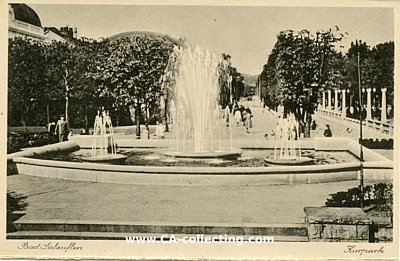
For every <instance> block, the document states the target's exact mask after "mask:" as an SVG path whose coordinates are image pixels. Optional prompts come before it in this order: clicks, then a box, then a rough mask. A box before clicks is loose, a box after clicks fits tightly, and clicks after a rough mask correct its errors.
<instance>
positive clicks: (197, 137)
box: [161, 47, 241, 159]
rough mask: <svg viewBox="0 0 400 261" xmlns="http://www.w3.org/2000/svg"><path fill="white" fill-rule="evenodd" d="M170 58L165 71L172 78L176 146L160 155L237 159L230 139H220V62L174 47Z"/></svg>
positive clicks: (202, 53) (204, 53) (237, 152)
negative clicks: (169, 65) (172, 61)
mask: <svg viewBox="0 0 400 261" xmlns="http://www.w3.org/2000/svg"><path fill="white" fill-rule="evenodd" d="M171 57H173V60H174V61H175V62H174V64H173V65H172V66H171V68H167V70H169V72H171V71H173V74H174V75H175V84H174V86H173V101H172V108H171V111H172V113H171V114H172V115H173V122H174V126H173V132H175V138H176V140H175V142H176V144H175V148H171V149H168V150H165V151H162V152H161V154H163V155H166V156H171V157H176V158H198V159H206V158H229V159H231V158H238V157H240V155H241V151H240V150H238V149H233V148H232V146H230V147H229V144H232V142H231V141H230V140H229V137H228V138H225V137H222V136H223V133H224V131H221V130H222V129H223V128H225V125H224V121H223V119H222V117H221V115H222V114H221V108H220V106H219V105H218V99H219V91H220V89H219V72H218V66H220V65H221V60H220V59H218V58H217V55H216V54H215V53H212V54H211V53H210V52H208V51H204V50H201V49H200V48H199V47H195V48H194V49H193V48H191V47H186V48H184V47H175V49H174V52H173V53H172V55H171ZM227 144H228V146H226V145H227Z"/></svg>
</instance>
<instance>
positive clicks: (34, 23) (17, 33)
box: [8, 4, 46, 41]
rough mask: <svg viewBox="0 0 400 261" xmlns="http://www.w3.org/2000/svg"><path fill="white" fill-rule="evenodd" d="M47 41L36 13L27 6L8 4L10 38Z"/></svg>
mask: <svg viewBox="0 0 400 261" xmlns="http://www.w3.org/2000/svg"><path fill="white" fill-rule="evenodd" d="M16 37H21V38H26V39H33V40H38V41H44V40H45V39H46V37H45V35H44V29H43V28H42V23H41V21H40V18H39V16H38V15H37V14H36V12H35V11H34V10H33V9H32V8H30V7H29V6H27V5H26V4H8V38H16Z"/></svg>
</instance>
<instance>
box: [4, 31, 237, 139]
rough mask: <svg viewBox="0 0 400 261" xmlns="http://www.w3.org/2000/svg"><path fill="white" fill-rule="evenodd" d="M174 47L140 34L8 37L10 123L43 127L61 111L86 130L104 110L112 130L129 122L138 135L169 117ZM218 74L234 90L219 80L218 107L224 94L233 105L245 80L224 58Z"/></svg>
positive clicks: (170, 42)
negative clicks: (54, 39) (142, 127)
mask: <svg viewBox="0 0 400 261" xmlns="http://www.w3.org/2000/svg"><path fill="white" fill-rule="evenodd" d="M179 44H183V42H182V43H181V42H178V41H173V40H171V39H170V38H168V37H165V36H161V35H157V34H152V33H142V32H136V33H127V34H124V35H121V36H118V37H112V38H110V39H106V40H103V41H101V42H96V41H92V40H88V39H81V40H77V39H71V40H70V41H67V42H65V43H62V42H53V43H51V44H45V43H42V42H36V41H33V40H27V39H21V38H16V39H9V54H8V56H9V57H8V58H9V59H8V67H9V70H8V74H9V77H8V125H9V126H38V125H42V126H43V125H46V124H47V123H48V122H54V121H56V120H57V118H58V117H59V116H60V115H62V114H64V115H65V117H66V119H67V120H68V122H69V123H70V126H71V127H75V128H85V129H86V133H88V129H89V128H90V127H91V126H92V125H93V121H94V118H95V115H96V113H97V110H99V109H100V108H101V107H103V106H104V108H105V109H106V110H109V111H110V114H111V115H112V117H113V119H114V125H127V124H132V123H133V122H135V123H136V124H137V128H136V130H137V133H136V134H137V136H140V124H146V126H148V124H149V123H152V124H154V122H155V121H156V120H160V121H161V120H166V118H167V114H168V113H167V109H168V102H169V100H170V99H171V94H170V92H169V91H168V90H169V89H171V86H170V85H172V84H173V83H174V82H173V79H169V78H168V75H167V77H165V74H166V73H167V72H168V68H167V66H168V64H169V63H173V62H174V61H173V60H171V59H170V54H171V52H172V50H173V47H174V46H175V45H179ZM228 56H229V55H225V58H227V59H228ZM228 60H229V59H228ZM171 66H172V65H170V67H171ZM221 73H222V71H221ZM224 73H225V74H224V75H221V78H227V79H228V78H230V79H231V82H232V86H233V88H231V89H230V90H228V92H226V91H227V89H226V86H223V85H224V84H226V82H227V81H226V79H225V81H224V82H222V81H221V104H226V103H227V99H226V97H230V96H232V97H233V99H235V100H238V99H239V98H240V97H241V96H242V95H243V94H242V92H243V91H241V90H242V89H243V88H240V87H241V86H243V77H241V75H240V73H238V72H237V70H236V68H234V67H233V66H232V65H231V64H230V61H229V62H228V63H227V67H226V70H225V72H224ZM231 90H233V92H234V93H231V92H232V91H231ZM162 103H163V106H161V105H162ZM161 109H163V110H164V111H161ZM161 116H163V118H164V119H163V118H161ZM165 122H167V121H165Z"/></svg>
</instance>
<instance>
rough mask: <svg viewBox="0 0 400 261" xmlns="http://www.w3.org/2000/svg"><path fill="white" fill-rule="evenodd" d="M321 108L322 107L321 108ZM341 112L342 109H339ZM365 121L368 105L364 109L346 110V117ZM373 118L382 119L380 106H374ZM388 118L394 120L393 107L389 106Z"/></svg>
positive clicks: (372, 110)
mask: <svg viewBox="0 0 400 261" xmlns="http://www.w3.org/2000/svg"><path fill="white" fill-rule="evenodd" d="M320 107H321V106H320ZM339 110H341V108H339ZM360 116H361V119H362V120H365V119H366V118H367V105H364V106H363V107H362V109H360V108H359V106H350V107H347V108H346V117H347V118H352V119H360ZM371 117H372V119H374V120H377V121H380V120H381V117H382V110H381V108H380V107H379V106H375V105H372V107H371ZM386 118H387V119H393V106H392V105H390V104H389V105H388V106H387V108H386Z"/></svg>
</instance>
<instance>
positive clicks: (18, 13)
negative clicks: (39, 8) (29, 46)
mask: <svg viewBox="0 0 400 261" xmlns="http://www.w3.org/2000/svg"><path fill="white" fill-rule="evenodd" d="M10 5H11V7H12V9H13V12H14V18H15V19H16V20H18V21H22V22H25V23H28V24H32V25H36V26H38V27H42V23H41V21H40V18H39V16H38V15H37V13H36V12H35V11H34V10H33V9H32V8H31V7H29V6H28V5H26V4H10Z"/></svg>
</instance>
